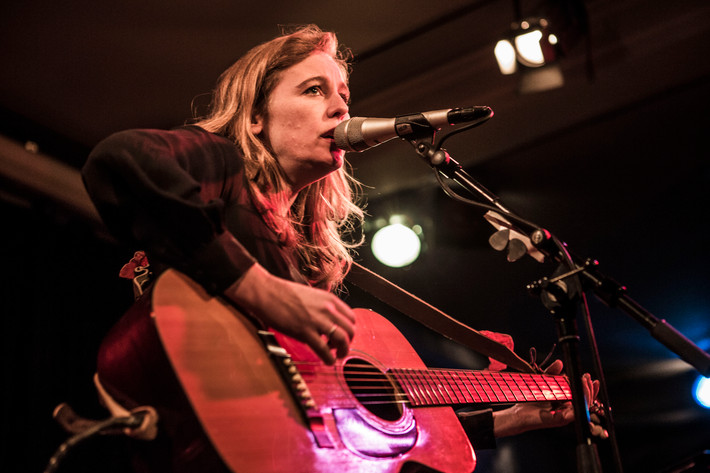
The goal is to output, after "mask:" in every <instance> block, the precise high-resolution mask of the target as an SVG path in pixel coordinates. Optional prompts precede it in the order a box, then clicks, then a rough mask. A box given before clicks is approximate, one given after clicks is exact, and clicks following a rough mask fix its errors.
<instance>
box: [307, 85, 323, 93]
mask: <svg viewBox="0 0 710 473" xmlns="http://www.w3.org/2000/svg"><path fill="white" fill-rule="evenodd" d="M306 94H308V95H323V88H322V87H321V86H320V85H312V86H310V87H308V88H307V89H306Z"/></svg>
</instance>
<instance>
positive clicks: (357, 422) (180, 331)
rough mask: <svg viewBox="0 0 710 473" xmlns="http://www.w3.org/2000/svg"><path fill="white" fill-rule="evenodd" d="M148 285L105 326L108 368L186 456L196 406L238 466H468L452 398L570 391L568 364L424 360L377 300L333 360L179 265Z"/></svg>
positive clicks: (107, 377)
mask: <svg viewBox="0 0 710 473" xmlns="http://www.w3.org/2000/svg"><path fill="white" fill-rule="evenodd" d="M148 299H149V300H148V301H146V302H144V303H143V307H142V308H141V307H140V306H139V307H138V308H137V309H136V310H135V311H134V312H133V314H127V316H126V317H124V320H122V321H121V322H120V323H119V326H118V327H117V328H116V329H114V330H113V332H112V333H111V334H110V335H109V337H107V340H106V341H105V342H104V344H103V346H102V349H101V350H100V355H99V376H100V377H101V380H102V382H103V383H104V385H106V386H107V387H109V388H110V390H111V392H112V394H113V395H115V396H116V398H117V399H118V400H121V401H123V402H126V403H129V404H133V405H135V404H152V405H154V407H156V408H157V409H158V411H159V413H160V415H161V427H162V429H163V430H167V431H169V433H168V434H166V435H167V437H168V440H167V441H165V440H164V441H163V443H168V444H170V445H171V446H172V447H173V448H182V451H184V452H188V453H184V454H183V459H182V460H181V459H178V460H175V461H176V462H177V463H179V462H181V461H189V458H188V457H189V455H191V454H194V448H192V447H191V444H190V440H189V437H190V436H191V435H193V434H194V432H190V430H192V428H193V427H194V426H193V425H192V424H191V423H190V422H189V421H186V420H185V417H184V413H181V412H180V410H181V409H184V408H185V407H186V406H187V408H188V409H190V410H191V411H192V413H191V415H192V417H191V418H192V419H196V422H197V424H199V429H201V430H202V432H201V435H204V437H205V438H206V439H207V441H208V442H209V443H210V444H211V448H213V449H214V451H215V452H216V453H217V454H218V456H219V457H220V459H221V461H222V462H223V463H224V465H225V466H226V468H227V469H229V470H231V471H233V472H235V473H251V472H259V473H269V472H273V473H276V472H294V473H297V472H303V473H306V472H309V473H310V472H323V473H325V472H328V473H331V472H358V473H362V472H400V471H401V470H403V469H408V468H409V467H410V466H413V465H414V466H416V465H424V466H426V467H428V468H432V469H434V470H438V471H442V472H446V473H468V472H471V471H473V470H474V468H475V463H476V458H475V454H474V450H473V448H472V446H471V445H470V444H469V441H468V439H467V437H466V435H465V433H464V431H463V429H462V427H461V425H460V423H459V421H458V419H457V416H456V414H455V413H454V410H453V409H452V406H460V407H463V406H467V405H482V406H490V405H492V404H499V403H518V402H526V401H566V400H569V399H570V398H571V393H570V389H569V386H568V384H567V381H566V379H565V378H564V377H563V376H552V375H533V374H520V373H512V372H489V371H469V370H455V369H429V368H427V367H426V366H425V365H424V363H423V362H422V361H421V359H420V358H419V356H418V355H417V354H416V352H415V351H414V349H413V348H412V347H411V345H410V344H409V343H408V342H407V340H406V339H405V338H404V336H403V335H402V334H401V333H400V332H399V331H398V330H397V329H396V328H395V327H394V326H393V325H392V324H391V323H390V322H389V321H388V320H387V319H385V318H384V317H382V316H380V315H378V314H377V313H375V312H372V311H370V310H365V309H355V312H356V316H357V323H356V334H355V337H354V338H353V340H352V344H351V349H350V353H349V354H348V356H347V357H346V358H345V359H342V360H338V362H337V363H336V364H335V365H334V366H327V365H324V364H323V363H321V362H320V360H319V358H317V357H316V355H315V354H314V353H313V352H312V351H311V350H310V348H308V347H307V346H306V345H304V344H302V343H300V342H298V341H296V340H294V339H292V338H289V337H287V336H285V335H283V334H280V333H275V332H268V331H260V330H257V329H256V328H255V325H254V324H253V323H252V321H251V320H250V319H249V318H248V317H246V316H244V315H243V314H241V313H240V312H239V311H238V310H237V309H235V308H234V307H233V306H231V305H229V304H226V303H225V302H223V301H222V300H220V299H219V298H214V297H210V296H209V295H208V294H207V293H206V292H205V291H204V290H203V289H202V288H201V287H200V286H199V285H198V284H197V283H195V282H194V281H192V280H191V279H189V278H188V277H186V276H185V275H183V274H181V273H179V272H176V271H174V270H169V271H167V272H165V273H164V274H162V275H161V276H160V277H159V278H158V280H157V281H156V283H155V285H154V287H153V289H152V293H151V294H150V297H148ZM137 314H140V315H137ZM147 315H149V316H147ZM155 345H158V346H159V347H158V349H156V347H155ZM163 358H166V359H167V360H168V365H169V368H170V369H169V371H171V373H170V375H166V374H165V373H164V370H165V363H159V362H157V361H156V360H158V359H163ZM172 385H175V386H177V388H178V389H179V391H181V392H180V393H179V394H175V393H173V392H172V389H168V387H169V386H172ZM186 426H190V428H187V427H186ZM181 446H182V447H181ZM191 451H192V453H189V452H191ZM177 469H178V470H179V468H177ZM195 471H196V470H195Z"/></svg>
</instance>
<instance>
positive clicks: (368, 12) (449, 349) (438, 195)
mask: <svg viewBox="0 0 710 473" xmlns="http://www.w3.org/2000/svg"><path fill="white" fill-rule="evenodd" d="M519 6H520V9H521V12H522V14H523V15H525V16H527V15H534V14H538V13H546V14H548V15H549V17H550V18H552V19H554V24H555V25H557V26H558V27H559V28H560V36H561V38H563V42H562V46H563V49H564V52H565V54H564V57H562V58H561V60H560V62H559V65H560V68H561V71H562V73H563V74H564V78H565V84H564V86H563V87H562V88H559V89H555V90H549V91H544V92H538V93H533V94H523V93H521V92H520V91H519V89H518V80H519V76H510V77H504V76H501V75H500V74H499V72H498V70H497V66H496V64H495V60H494V58H493V54H492V48H493V46H494V44H495V42H496V41H497V40H498V38H499V37H500V36H501V35H502V34H503V33H504V32H505V31H506V29H507V28H508V25H509V23H510V22H511V21H512V20H513V17H514V4H513V3H512V2H509V1H503V0H501V1H478V2H476V1H447V2H440V3H434V2H425V1H413V2H407V3H406V5H405V4H404V3H403V2H375V1H361V2H332V1H313V2H307V3H295V2H276V3H275V4H272V3H267V2H254V3H250V4H246V5H237V2H225V1H212V0H209V1H204V2H199V3H198V2H187V1H171V2H167V1H154V2H138V1H132V0H130V1H126V2H121V3H115V2H114V3H102V2H85V1H80V0H75V1H69V2H41V1H39V0H25V1H22V2H20V1H10V2H4V4H3V6H2V7H0V45H1V46H0V64H1V65H2V67H1V69H0V71H1V72H0V119H1V123H2V129H0V135H2V136H0V171H2V172H0V208H1V209H2V214H1V215H2V220H3V223H2V231H1V232H0V235H2V237H1V240H0V243H1V244H2V249H3V262H4V265H3V271H2V301H3V302H2V322H3V327H2V337H3V338H2V347H3V366H4V372H5V376H4V379H5V382H4V385H5V389H4V394H3V398H4V402H3V406H4V409H5V411H6V415H5V416H4V419H3V421H2V439H1V441H0V444H1V445H2V455H1V457H2V462H3V465H2V469H3V471H42V469H43V468H44V466H45V465H46V462H47V461H48V459H49V457H50V456H51V454H52V453H53V452H54V450H55V449H56V448H57V447H58V446H59V444H60V443H61V442H62V441H63V440H65V439H66V435H65V434H64V433H63V432H62V431H61V430H60V429H59V428H58V427H57V426H56V425H55V424H54V422H53V421H52V419H51V413H52V409H53V408H54V406H56V405H57V404H58V403H60V402H63V401H68V402H69V403H71V404H72V405H73V406H74V407H75V408H76V409H77V410H79V411H80V413H81V414H83V415H86V416H92V417H97V418H98V417H102V416H104V415H105V413H104V412H103V411H102V410H101V409H100V408H99V406H98V405H97V402H96V399H95V394H94V393H93V388H92V386H91V375H92V373H93V371H94V369H95V367H94V358H95V352H96V348H97V346H98V344H99V342H100V340H101V337H102V336H103V334H104V333H105V332H106V330H108V328H109V327H110V326H111V325H112V324H113V322H115V320H117V318H118V317H120V315H121V314H122V312H123V311H124V310H125V309H126V308H127V307H128V306H129V304H130V302H131V297H132V294H131V288H130V286H129V284H128V283H127V282H125V281H123V280H120V279H119V278H118V277H117V274H118V270H119V269H120V267H121V266H122V265H123V264H124V263H125V262H126V261H127V260H128V259H130V257H131V255H132V253H133V250H134V249H132V248H125V247H121V246H120V245H117V244H116V243H115V242H114V241H112V240H111V239H110V238H109V237H108V236H107V235H106V234H105V232H104V231H103V229H102V227H101V225H100V223H99V222H98V219H97V217H96V214H95V212H94V210H93V208H92V207H91V205H90V203H89V202H88V200H87V197H86V195H85V194H84V193H83V189H82V187H81V182H80V180H79V177H78V169H79V168H80V166H81V165H82V163H83V162H84V160H85V158H86V155H87V153H88V151H89V150H90V149H91V147H92V146H94V145H95V144H96V143H97V142H98V140H100V139H101V138H103V137H105V136H106V135H108V134H110V133H112V132H114V131H117V130H120V129H125V128H134V127H160V128H167V127H172V126H177V125H180V124H182V123H183V122H184V121H185V120H187V119H188V118H189V117H190V116H191V114H192V112H191V110H192V108H193V107H197V108H198V109H200V107H204V105H205V104H206V101H207V99H206V94H208V93H209V91H210V89H211V87H212V86H213V84H214V81H215V79H216V77H217V75H218V74H219V73H220V72H221V71H222V70H224V69H225V68H226V67H227V66H228V65H229V64H231V63H232V62H233V61H234V60H235V59H236V58H238V57H239V56H240V55H241V54H243V53H244V52H245V51H246V50H247V49H248V48H249V47H251V46H253V45H255V44H257V43H259V42H262V41H265V40H268V39H270V38H272V37H274V36H276V35H277V34H278V32H279V27H278V25H281V24H292V23H306V22H314V23H317V24H319V25H320V26H321V27H323V28H325V29H331V30H334V31H336V32H337V33H338V34H339V37H340V40H341V41H342V42H343V43H344V44H346V45H347V46H349V47H350V48H352V50H353V52H354V53H355V55H356V62H355V67H354V72H353V75H352V78H351V88H352V95H353V106H352V110H351V114H352V115H353V116H356V115H360V116H375V117H391V116H395V115H398V114H404V113H411V112H416V111H423V110H434V109H441V108H450V107H456V106H469V105H488V106H490V107H492V108H493V110H494V111H495V116H494V118H493V119H492V120H490V121H489V122H488V123H487V124H486V125H484V126H483V127H480V128H477V129H475V130H472V131H469V132H467V133H465V134H462V135H459V136H457V137H455V138H452V139H451V140H450V141H449V142H448V143H447V147H448V150H449V152H450V153H451V155H452V156H453V157H454V158H455V159H457V160H458V161H460V162H461V163H462V164H463V165H464V166H465V168H466V170H467V171H468V172H469V173H470V174H471V175H472V176H474V177H475V178H476V179H477V180H478V181H479V182H481V183H482V184H484V185H485V186H486V187H488V188H489V189H490V190H491V191H493V192H494V193H495V194H497V195H499V196H500V197H501V198H502V199H503V201H504V202H505V203H506V204H507V205H508V206H509V207H512V208H514V209H515V210H516V211H517V212H518V213H519V214H520V215H522V216H524V217H526V218H527V219H528V220H532V221H534V222H537V223H538V224H540V225H542V226H544V227H545V228H547V229H549V230H550V231H552V232H553V233H555V234H556V235H557V236H558V237H559V238H560V239H562V240H564V241H566V242H567V243H568V245H569V247H570V248H571V249H572V250H573V251H574V252H575V253H577V254H579V255H581V256H585V257H592V258H595V259H597V260H599V261H600V263H601V268H602V271H603V272H604V273H605V274H607V275H609V276H611V277H613V278H615V279H616V280H618V281H620V282H621V283H622V284H624V285H625V286H627V287H628V292H629V295H630V296H631V297H632V298H633V299H635V300H636V301H637V302H639V303H640V304H641V305H642V306H643V307H645V308H646V309H648V310H649V311H650V312H652V313H653V314H654V315H655V316H656V317H657V318H659V319H666V320H667V321H668V322H669V323H670V324H672V325H673V326H674V327H675V328H676V329H678V330H679V331H681V332H682V333H683V334H684V335H686V336H687V337H688V338H689V339H691V340H692V341H693V342H694V343H696V344H697V345H698V346H700V347H701V348H702V349H703V350H706V351H707V350H708V349H709V348H710V316H709V315H708V308H709V307H710V277H709V276H708V263H709V262H710V257H708V247H707V241H708V239H707V233H708V230H709V228H708V227H709V226H710V225H709V224H708V217H709V216H710V215H709V213H708V210H707V207H706V205H705V202H706V200H707V198H706V197H705V194H706V191H707V188H708V185H709V184H710V174H709V169H708V163H707V151H706V147H707V133H708V120H707V118H706V116H707V109H708V104H709V103H710V101H709V91H710V88H709V87H708V86H709V81H708V77H709V75H708V74H709V72H710V61H708V59H707V47H708V45H710V41H709V39H710V35H709V33H710V31H709V30H710V27H709V26H708V25H709V24H710V23H709V20H710V8H709V7H708V5H707V2H704V1H701V0H695V1H693V0H682V1H676V2H667V1H641V0H630V1H625V2H617V1H611V0H591V1H587V2H584V3H581V2H561V1H558V2H520V3H519ZM585 17H586V18H585ZM585 25H586V28H585ZM37 150H38V152H37ZM350 161H351V163H352V164H353V166H354V167H355V174H356V176H357V177H358V178H359V179H360V180H361V181H363V182H364V183H365V184H366V185H367V186H368V187H367V188H366V190H367V194H368V195H367V197H368V200H369V204H368V212H369V214H370V215H371V218H370V221H371V222H374V221H375V220H376V219H377V218H379V217H384V218H388V217H389V216H390V215H391V214H393V213H404V214H407V215H408V216H409V217H410V218H411V219H412V222H413V223H417V224H419V225H421V226H422V228H423V231H424V232H423V242H424V245H425V251H424V253H423V254H422V256H421V257H420V259H419V260H417V261H416V262H415V263H414V264H412V265H411V266H410V267H407V268H405V269H397V270H395V269H388V268H385V267H384V266H382V265H381V264H379V263H378V262H376V261H375V260H374V259H373V258H372V256H371V255H370V252H369V249H368V248H367V247H364V248H362V249H361V251H360V257H359V259H360V260H361V261H362V262H363V264H365V265H366V266H368V267H370V268H371V269H373V270H375V271H378V272H380V273H381V274H382V275H384V276H385V277H387V278H389V279H391V280H392V281H394V282H396V283H397V284H399V285H401V286H402V287H404V288H405V289H407V290H409V291H410V292H413V293H415V294H417V295H418V296H420V297H422V298H423V299H425V300H427V301H429V302H430V303H432V304H433V305H435V306H437V307H439V308H441V309H442V310H444V311H446V312H447V313H449V314H450V315H452V316H454V317H456V318H458V319H460V320H461V321H463V322H465V323H468V324H470V325H472V326H473V327H475V328H478V329H488V330H495V331H501V332H505V333H510V334H512V335H513V336H514V338H515V341H516V349H517V351H518V353H520V354H521V355H526V354H527V351H528V349H529V347H531V346H534V347H536V348H537V350H538V352H539V353H540V354H541V356H544V354H546V353H547V352H548V351H549V350H550V348H551V346H552V344H553V343H554V338H555V336H554V321H553V320H552V319H551V317H550V316H549V315H548V313H547V312H546V311H545V309H544V308H543V306H542V304H541V303H540V301H539V300H538V299H536V298H534V297H531V296H529V295H528V294H527V293H526V291H525V286H526V284H528V283H529V282H531V281H533V280H536V279H538V278H540V277H542V276H546V275H549V274H550V272H551V271H552V269H553V268H551V267H549V266H548V265H540V264H538V263H536V262H534V261H533V260H532V259H530V258H527V257H526V258H525V259H524V260H521V261H518V262H516V263H508V262H506V261H505V256H504V255H503V254H500V253H498V252H495V251H494V250H492V249H491V248H490V247H489V246H488V243H487V239H488V237H489V236H490V234H491V233H492V231H493V229H492V227H490V226H489V225H488V224H487V223H485V222H484V221H483V219H482V218H481V212H480V211H479V210H476V209H473V208H470V207H466V206H464V205H462V204H459V203H456V202H453V201H451V200H450V199H448V198H447V197H445V196H444V194H443V192H442V191H440V190H439V189H438V188H437V187H436V185H435V180H434V178H433V176H432V173H431V170H430V169H429V167H428V166H427V165H426V164H424V163H423V162H420V161H419V158H417V157H416V156H415V154H414V153H413V151H412V150H411V147H410V146H409V145H408V144H406V143H404V142H401V141H393V142H391V143H387V144H384V145H382V146H380V147H378V148H375V149H372V150H370V151H368V152H365V153H363V154H358V155H350ZM368 236H371V235H370V234H369V232H368ZM348 300H349V302H350V303H351V304H353V305H362V306H368V307H374V308H376V309H378V310H381V311H382V312H384V313H385V314H386V315H387V316H388V317H390V318H391V319H392V320H393V321H395V323H396V324H397V325H398V326H399V327H400V328H401V329H402V331H403V332H404V333H405V334H406V335H407V336H408V338H409V339H410V340H412V343H413V344H414V345H415V347H416V348H417V349H418V351H419V352H420V353H421V355H422V357H423V358H424V359H425V361H426V362H427V363H428V364H429V365H430V366H465V367H471V368H476V367H479V366H480V364H481V359H480V357H479V356H477V355H475V354H472V353H471V352H469V351H468V350H466V349H463V348H461V347H459V346H457V345H455V344H453V343H449V342H445V341H443V340H442V339H441V337H438V336H436V335H433V334H431V333H430V332H429V331H428V330H426V329H424V328H423V327H421V326H419V325H417V324H416V323H412V322H410V321H408V320H407V319H406V318H405V317H403V316H401V315H400V314H397V313H396V312H394V311H389V310H387V309H386V308H384V307H382V306H381V305H379V304H377V303H376V302H374V301H372V300H370V299H368V298H367V297H365V296H363V295H361V294H360V293H359V292H358V291H357V290H356V289H351V295H350V298H349V299H348ZM589 303H590V308H591V312H592V322H593V326H594V329H595V334H596V339H597V342H598V345H599V351H600V353H601V357H602V363H603V365H604V367H605V374H606V377H607V381H608V390H609V393H610V397H611V401H612V404H613V407H614V412H615V416H616V420H617V433H618V443H619V449H620V451H621V457H622V461H623V464H624V466H625V469H626V470H627V471H632V472H635V471H639V472H641V471H643V472H646V471H650V472H663V471H670V468H672V467H673V466H675V465H683V464H685V463H686V459H687V458H691V457H694V456H697V455H698V454H699V453H700V452H702V451H703V450H704V449H707V448H708V447H710V427H709V426H710V422H709V421H710V413H709V412H708V411H707V410H703V409H701V408H700V407H699V406H697V405H696V404H695V403H694V402H693V400H692V398H691V394H690V390H691V386H692V383H693V381H694V380H695V378H696V376H697V372H695V371H694V370H693V369H692V368H691V367H689V365H687V364H686V363H684V362H682V361H680V360H678V359H677V357H676V356H675V355H674V354H673V353H672V352H670V351H669V350H668V349H666V348H665V347H663V346H662V345H660V344H659V343H658V342H657V341H656V340H655V339H653V338H652V337H651V336H650V335H649V333H648V332H647V331H646V330H645V329H644V328H643V327H642V326H641V325H640V324H639V323H637V322H636V321H635V320H634V319H632V318H631V317H629V316H628V315H626V314H625V313H623V312H621V311H620V310H617V309H609V308H607V307H606V306H604V305H603V304H602V303H600V302H599V301H598V300H597V299H596V298H595V297H593V296H590V300H589ZM582 335H583V339H582V340H583V342H582V348H583V363H584V366H585V369H591V363H590V359H589V358H590V357H589V344H588V343H587V339H586V337H585V335H586V334H585V333H584V330H582ZM600 452H601V453H602V458H603V459H604V462H605V464H604V467H605V471H613V468H612V467H611V464H610V462H609V448H608V445H607V444H604V443H602V444H601V445H600ZM478 453H479V460H480V464H479V468H478V469H477V471H478V470H480V471H505V472H516V471H520V472H523V471H574V437H573V434H572V431H571V430H570V429H567V428H564V429H558V430H555V431H545V432H535V433H529V434H525V435H523V436H520V437H517V438H512V439H505V440H501V441H500V442H499V448H498V449H497V450H495V451H480V452H478ZM121 454H122V444H121V441H119V440H112V439H100V440H98V441H95V442H94V443H93V444H92V445H89V446H87V447H85V448H83V449H82V450H79V451H77V452H76V453H75V455H74V456H73V457H72V458H71V459H70V460H71V461H72V463H71V468H68V469H73V470H74V471H79V470H86V471H110V470H112V469H114V470H120V469H121V467H122V466H123V463H122V456H121Z"/></svg>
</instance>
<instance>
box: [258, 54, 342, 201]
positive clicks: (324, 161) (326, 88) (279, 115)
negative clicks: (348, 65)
mask: <svg viewBox="0 0 710 473" xmlns="http://www.w3.org/2000/svg"><path fill="white" fill-rule="evenodd" d="M349 96H350V91H349V90H348V85H347V83H346V82H345V77H344V75H343V72H342V70H341V69H340V67H339V66H338V64H337V63H336V62H335V60H334V59H333V58H332V57H330V56H328V55H327V54H325V53H323V52H314V53H313V54H311V55H310V56H308V57H307V58H306V59H304V60H303V61H301V62H299V63H298V64H296V65H294V66H291V67H289V68H288V69H286V70H284V71H283V72H281V73H280V76H279V78H278V82H277V84H276V86H275V87H274V89H273V91H272V92H271V95H270V96H269V97H268V100H267V105H266V116H264V117H262V116H257V117H256V118H255V121H254V123H253V124H252V132H253V133H254V134H255V135H259V136H260V137H261V139H263V140H264V141H265V142H266V143H267V145H268V146H269V147H270V149H271V151H272V152H273V153H274V155H275V156H276V159H277V160H278V161H279V163H280V164H281V167H282V168H283V169H284V171H285V173H286V176H287V177H288V179H289V180H290V183H291V186H292V190H293V191H294V192H295V191H298V190H299V189H301V188H303V187H305V186H307V185H308V184H311V183H313V182H315V181H317V180H318V179H321V178H322V177H324V176H326V175H328V174H329V173H331V172H333V171H335V170H336V169H338V168H340V167H341V166H342V165H343V159H344V155H345V151H343V150H341V149H339V148H337V147H336V146H335V141H334V139H333V130H334V129H335V127H336V125H337V124H338V123H340V122H342V121H343V120H345V119H347V118H349V115H348V100H349Z"/></svg>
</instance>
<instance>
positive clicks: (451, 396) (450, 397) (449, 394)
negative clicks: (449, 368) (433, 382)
mask: <svg viewBox="0 0 710 473" xmlns="http://www.w3.org/2000/svg"><path fill="white" fill-rule="evenodd" d="M436 377H437V378H438V379H439V383H440V386H441V389H442V391H443V392H444V395H445V399H446V402H445V404H458V398H457V397H456V393H455V392H454V391H453V389H451V388H452V387H451V383H450V382H449V380H447V379H446V372H445V371H443V370H436Z"/></svg>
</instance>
